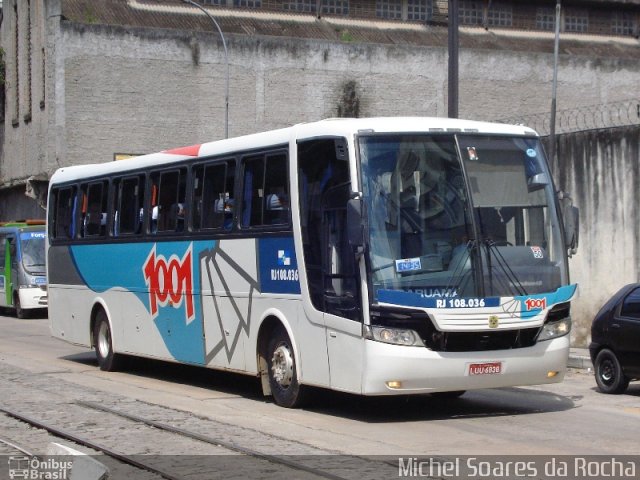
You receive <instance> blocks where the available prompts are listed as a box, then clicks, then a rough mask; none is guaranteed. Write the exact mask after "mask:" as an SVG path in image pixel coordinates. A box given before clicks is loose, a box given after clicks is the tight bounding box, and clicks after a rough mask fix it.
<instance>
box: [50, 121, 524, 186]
mask: <svg viewBox="0 0 640 480" xmlns="http://www.w3.org/2000/svg"><path fill="white" fill-rule="evenodd" d="M359 132H367V133H403V132H408V133H418V132H425V133H481V134H482V133H486V134H500V135H526V136H537V133H536V132H535V131H534V130H532V129H530V128H528V127H525V126H522V125H507V124H501V123H489V122H477V121H473V120H460V119H453V118H438V117H375V118H332V119H326V120H321V121H318V122H312V123H301V124H298V125H294V126H292V127H287V128H282V129H279V130H270V131H266V132H261V133H254V134H250V135H244V136H241V137H235V138H229V139H225V140H217V141H213V142H208V143H202V144H198V145H191V146H186V147H179V148H173V149H170V150H164V151H162V152H157V153H151V154H147V155H141V156H138V157H132V158H128V159H126V160H120V161H116V162H107V163H100V164H93V165H77V166H70V167H62V168H60V169H58V170H57V171H56V173H55V174H54V175H53V176H52V178H51V184H55V183H63V182H67V181H73V180H77V179H81V178H90V177H93V176H100V175H105V174H110V173H119V172H127V171H129V170H134V169H145V168H150V167H154V166H158V165H163V164H171V163H173V162H176V161H179V160H184V159H188V158H196V157H207V156H214V155H225V154H233V153H234V152H237V151H246V150H251V149H260V148H267V147H272V146H275V145H287V144H289V142H291V141H295V140H298V139H305V138H314V137H323V136H324V137H327V136H341V137H346V138H350V137H352V136H353V135H354V134H356V133H359Z"/></svg>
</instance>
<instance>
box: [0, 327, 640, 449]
mask: <svg viewBox="0 0 640 480" xmlns="http://www.w3.org/2000/svg"><path fill="white" fill-rule="evenodd" d="M1 371H4V372H5V373H4V375H0V405H3V404H8V403H9V404H12V405H13V406H14V407H15V406H16V404H18V403H17V402H16V401H14V402H12V399H11V392H12V391H13V390H12V389H11V388H9V387H11V386H12V383H11V382H19V383H20V388H21V390H20V391H21V392H22V393H21V395H25V392H29V391H30V390H29V389H33V394H29V393H27V395H29V396H31V395H32V397H33V399H39V400H38V401H40V402H46V398H47V397H46V395H42V391H40V390H41V389H42V385H44V384H49V383H50V384H51V385H56V384H57V383H59V384H61V385H67V387H64V388H62V390H64V389H67V390H71V388H70V387H68V386H73V390H74V391H77V392H82V391H83V389H88V390H87V391H89V389H90V390H91V392H93V393H92V395H93V397H95V392H104V394H105V395H107V394H108V393H117V394H118V395H119V398H125V399H127V401H131V402H133V401H136V400H137V401H139V402H145V403H148V404H153V405H159V406H163V407H169V408H172V409H175V410H178V411H181V412H189V413H190V414H192V415H194V416H200V417H206V418H210V419H213V420H216V421H221V422H225V424H228V425H232V426H237V427H238V428H247V429H251V430H252V431H256V432H261V433H264V434H267V435H273V436H274V438H275V439H277V438H287V439H290V440H292V441H298V442H301V443H303V444H304V445H308V446H310V447H313V448H317V449H320V450H322V451H326V452H332V453H340V454H350V455H398V456H408V455H418V456H420V455H442V456H452V455H525V454H526V455H636V454H638V450H639V449H638V445H639V443H638V430H639V426H640V382H636V383H635V384H634V383H632V384H631V387H630V388H629V390H628V392H627V393H626V394H624V395H618V396H610V395H603V394H600V393H598V392H597V391H596V389H595V381H594V379H593V375H592V374H591V372H589V371H587V370H571V371H570V373H569V374H568V376H567V377H566V379H565V381H564V382H563V383H561V384H556V385H547V386H540V387H526V388H502V389H497V390H480V391H473V392H467V394H465V395H464V396H463V397H461V398H459V399H456V400H447V401H443V400H437V399H434V398H431V397H428V396H418V397H410V398H362V397H357V396H352V395H345V394H340V393H334V392H327V391H320V390H319V391H317V392H315V394H314V395H313V401H312V403H311V404H310V405H309V406H308V407H305V408H304V409H299V410H289V409H283V408H280V407H277V406H275V405H274V404H273V403H271V402H270V401H269V400H268V399H265V398H263V397H262V395H261V393H260V389H259V386H258V382H257V380H256V379H254V378H251V377H246V376H241V375H235V374H228V373H223V372H215V371H210V370H206V369H200V368H193V367H186V366H181V365H174V364H169V363H165V362H156V361H151V360H142V359H140V360H136V361H135V362H133V363H132V364H131V365H129V366H128V368H127V369H126V370H125V371H122V372H114V373H108V372H102V371H100V370H99V369H98V368H97V363H96V361H95V355H94V353H93V352H91V351H88V350H86V349H84V348H80V347H76V346H72V345H69V344H66V343H64V342H62V341H60V340H57V339H53V338H51V337H50V336H49V327H48V320H47V319H46V318H33V319H27V320H17V319H15V318H13V317H10V316H0V372H1ZM20 372H23V373H22V374H21V373H20ZM21 375H22V376H24V378H25V381H21V380H20V377H21ZM29 379H30V380H29ZM36 380H37V381H36ZM38 389H40V390H38ZM2 390H4V391H2ZM16 391H17V390H16ZM74 395H76V396H77V395H78V394H77V393H74ZM13 400H17V399H13ZM34 401H35V400H34ZM42 408H44V407H42ZM0 429H1V427H0ZM124 434H125V435H126V432H124ZM247 441H250V439H248V440H247ZM159 448H164V447H162V446H160V447H159ZM172 448H173V447H172V445H170V444H168V445H167V446H166V453H171V452H172V451H173V450H172ZM282 448H283V449H285V447H282ZM273 449H274V450H275V451H277V450H278V444H277V440H275V441H274V445H273ZM282 453H283V454H286V453H287V452H286V451H283V452H282Z"/></svg>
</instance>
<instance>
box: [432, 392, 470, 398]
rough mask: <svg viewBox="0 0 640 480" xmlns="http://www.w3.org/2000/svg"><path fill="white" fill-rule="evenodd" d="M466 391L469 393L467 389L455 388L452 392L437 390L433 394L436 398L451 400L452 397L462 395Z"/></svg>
mask: <svg viewBox="0 0 640 480" xmlns="http://www.w3.org/2000/svg"><path fill="white" fill-rule="evenodd" d="M465 393H467V391H466V390H453V391H451V392H435V393H432V394H431V395H432V396H433V397H434V398H441V399H443V400H451V399H454V398H458V397H461V396H462V395H464V394H465Z"/></svg>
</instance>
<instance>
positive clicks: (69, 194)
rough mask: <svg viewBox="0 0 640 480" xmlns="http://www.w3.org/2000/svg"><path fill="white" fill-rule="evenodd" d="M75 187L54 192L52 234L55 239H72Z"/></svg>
mask: <svg viewBox="0 0 640 480" xmlns="http://www.w3.org/2000/svg"><path fill="white" fill-rule="evenodd" d="M76 207H77V197H76V187H67V188H61V189H59V190H57V191H56V192H55V206H54V213H53V224H54V227H53V233H54V237H55V238H59V239H66V238H74V237H75V232H76V209H77V208H76Z"/></svg>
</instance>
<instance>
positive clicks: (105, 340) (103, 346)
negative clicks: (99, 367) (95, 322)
mask: <svg viewBox="0 0 640 480" xmlns="http://www.w3.org/2000/svg"><path fill="white" fill-rule="evenodd" d="M97 346H98V352H99V353H100V356H101V357H102V358H107V356H109V351H110V350H111V335H109V326H108V325H107V322H102V323H100V328H99V329H98V345H97Z"/></svg>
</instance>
